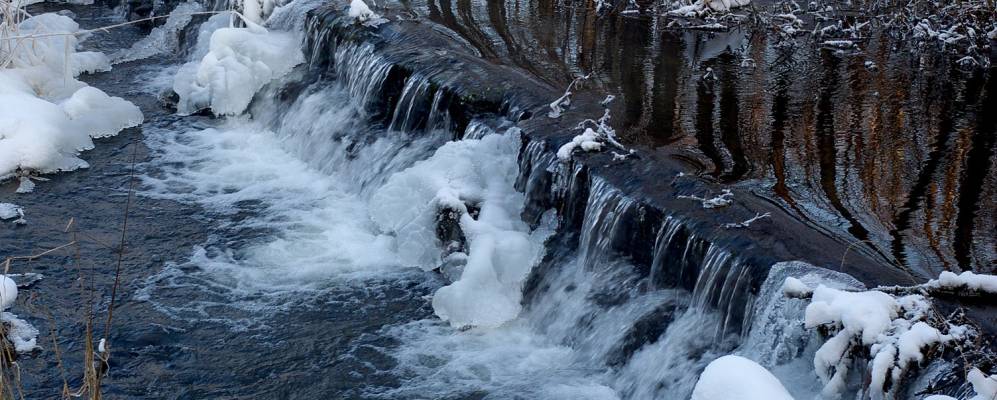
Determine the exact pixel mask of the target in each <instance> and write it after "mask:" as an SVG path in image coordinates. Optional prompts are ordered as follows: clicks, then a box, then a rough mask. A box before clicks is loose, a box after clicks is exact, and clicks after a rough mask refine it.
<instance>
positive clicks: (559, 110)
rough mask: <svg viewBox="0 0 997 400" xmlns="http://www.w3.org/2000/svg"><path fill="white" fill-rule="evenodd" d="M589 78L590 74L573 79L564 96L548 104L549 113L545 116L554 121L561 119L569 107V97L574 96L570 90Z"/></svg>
mask: <svg viewBox="0 0 997 400" xmlns="http://www.w3.org/2000/svg"><path fill="white" fill-rule="evenodd" d="M591 76H592V74H589V75H585V76H579V77H577V78H575V80H573V81H571V83H570V84H568V88H567V89H566V90H565V91H564V95H562V96H561V97H559V98H558V99H557V100H554V102H553V103H550V112H548V113H547V116H548V117H550V118H555V119H556V118H561V114H563V113H564V110H565V109H566V108H568V107H569V106H571V95H573V94H574V92H572V90H574V88H575V85H577V84H578V82H581V81H584V80H587V79H588V78H589V77H591Z"/></svg>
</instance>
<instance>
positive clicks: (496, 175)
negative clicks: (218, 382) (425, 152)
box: [371, 129, 542, 327]
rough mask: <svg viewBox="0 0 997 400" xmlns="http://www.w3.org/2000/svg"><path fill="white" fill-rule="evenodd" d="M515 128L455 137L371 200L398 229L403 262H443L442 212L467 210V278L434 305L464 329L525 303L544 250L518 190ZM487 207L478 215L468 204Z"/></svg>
mask: <svg viewBox="0 0 997 400" xmlns="http://www.w3.org/2000/svg"><path fill="white" fill-rule="evenodd" d="M519 136H520V134H519V131H518V130H516V129H513V130H511V131H510V132H507V133H505V134H504V135H488V136H485V137H484V138H482V139H480V140H462V141H457V142H450V143H447V144H445V145H444V146H443V147H441V148H439V150H437V151H436V153H435V154H434V155H433V156H432V157H430V158H429V159H427V160H424V161H421V162H419V163H417V164H415V165H414V166H412V167H411V168H409V169H408V170H405V171H402V172H400V173H398V174H395V175H394V176H392V177H391V178H390V179H389V180H388V182H387V183H386V184H385V185H384V186H383V187H382V188H380V189H379V190H378V191H377V192H376V193H375V194H374V196H373V198H372V200H371V215H372V217H373V219H374V221H375V222H376V223H377V224H378V225H379V226H380V227H381V229H382V230H384V231H387V232H393V233H394V234H395V236H396V240H397V251H398V254H399V257H400V258H401V259H403V260H416V261H417V262H418V263H419V265H420V266H421V267H423V268H426V269H431V268H435V267H436V266H437V265H438V264H439V262H440V250H439V248H438V245H437V243H436V241H437V239H436V234H435V232H436V218H437V215H438V213H439V212H440V210H442V209H451V210H457V211H459V212H460V214H461V217H460V227H461V229H462V231H463V232H464V234H465V235H466V236H467V241H468V249H469V251H468V254H467V264H466V265H465V266H464V269H463V273H462V274H461V275H460V278H459V279H458V280H457V281H456V282H454V283H452V284H451V285H449V286H446V287H443V288H441V289H439V291H437V292H436V294H435V295H434V297H433V309H434V310H435V311H436V314H437V315H438V316H439V317H440V318H441V319H443V320H445V321H449V322H450V323H451V324H452V325H454V326H458V327H464V326H482V327H496V326H499V325H501V324H503V323H505V322H507V321H509V320H512V319H513V318H515V317H516V316H517V315H518V314H519V311H520V309H521V305H520V300H521V297H522V284H523V281H524V280H525V279H526V277H527V275H528V274H529V272H530V269H531V268H532V266H533V264H534V263H535V261H536V258H537V257H538V255H539V253H540V251H542V239H540V238H537V237H536V235H540V234H537V233H535V234H534V236H531V234H530V232H529V229H528V227H527V226H526V224H525V223H523V222H522V220H520V218H519V215H520V212H521V208H522V204H523V195H522V194H521V193H519V192H517V191H516V190H515V189H514V188H513V182H514V179H515V176H516V171H517V164H516V157H515V155H516V154H517V152H518V149H519V145H520V139H519ZM468 204H473V205H477V206H478V207H480V213H479V214H478V216H477V218H474V217H472V216H471V214H470V213H469V212H468V208H467V205H468Z"/></svg>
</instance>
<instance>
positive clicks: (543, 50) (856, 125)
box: [404, 0, 997, 276]
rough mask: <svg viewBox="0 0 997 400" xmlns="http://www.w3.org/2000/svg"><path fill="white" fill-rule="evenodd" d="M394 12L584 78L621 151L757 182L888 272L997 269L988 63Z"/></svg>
mask: <svg viewBox="0 0 997 400" xmlns="http://www.w3.org/2000/svg"><path fill="white" fill-rule="evenodd" d="M589 3H591V2H589ZM763 3H765V2H763ZM761 5H765V4H760V6H761ZM404 6H405V7H406V10H405V14H407V15H414V16H416V18H420V19H423V20H430V21H432V22H434V23H436V24H439V25H442V26H444V27H446V28H447V29H449V30H450V31H452V32H453V33H454V34H455V35H456V36H459V37H460V38H463V39H464V40H466V42H467V43H468V44H469V45H470V46H472V47H473V48H474V49H476V50H477V51H478V52H479V53H480V54H481V56H482V57H484V58H486V59H489V60H492V61H493V62H496V63H501V64H506V65H510V66H515V67H518V68H520V69H522V70H525V71H528V72H529V73H531V74H533V75H534V76H536V77H538V78H539V79H541V80H543V81H545V82H548V83H550V84H551V85H553V86H555V87H567V85H568V83H569V82H570V81H571V80H572V79H573V78H574V77H575V76H581V75H587V74H590V73H591V74H593V76H592V79H590V80H589V81H587V82H586V83H585V84H584V85H583V86H582V87H583V88H584V90H583V91H584V92H585V93H586V94H587V95H589V96H590V97H591V98H590V99H589V100H588V101H590V102H591V101H598V100H601V99H602V98H603V97H604V96H606V95H608V94H612V95H615V96H616V97H617V100H616V102H615V107H614V125H616V128H617V130H618V131H619V133H620V134H621V136H623V137H624V138H625V139H626V140H627V141H628V142H630V143H636V144H640V145H646V146H649V147H652V148H657V149H659V150H660V151H663V152H666V153H669V154H674V155H675V156H678V157H681V158H683V159H692V160H695V162H694V163H693V168H694V169H696V170H697V172H698V173H699V174H701V175H704V176H707V177H710V178H712V179H715V180H717V181H719V182H722V183H727V184H732V185H733V184H743V185H747V186H751V187H755V188H757V192H758V194H760V195H763V196H766V197H769V198H771V199H772V200H773V201H776V202H778V203H779V204H780V205H782V206H783V207H785V208H787V209H790V210H792V211H793V213H795V215H797V216H798V217H799V218H800V219H802V220H806V221H811V222H813V223H815V224H819V225H822V226H825V227H830V229H832V230H835V231H838V232H839V233H841V234H844V235H847V236H848V237H850V238H851V239H853V240H854V241H856V243H857V244H856V245H857V246H869V247H871V248H872V250H874V251H875V252H877V253H879V254H880V255H881V256H882V258H883V259H884V260H886V261H887V262H890V263H893V264H896V265H899V266H901V267H904V268H907V269H909V270H911V271H912V272H915V273H916V274H919V275H923V276H930V275H935V274H937V273H938V271H941V270H955V271H959V270H964V269H977V270H981V271H991V272H992V271H994V270H995V269H997V256H995V254H997V239H995V236H997V235H995V232H997V213H995V204H997V203H995V200H994V199H995V194H997V165H995V164H997V162H995V154H994V146H995V145H994V142H995V137H997V117H995V115H994V113H995V112H997V98H995V97H997V79H995V78H994V75H995V74H994V71H993V70H992V69H991V70H983V69H979V68H977V69H962V68H960V67H958V66H956V65H955V63H953V60H954V58H953V56H952V55H950V54H946V53H942V52H940V51H937V50H936V49H931V48H930V47H929V48H928V49H924V50H919V51H915V50H914V49H913V48H912V46H908V45H905V44H903V43H898V42H896V41H895V40H892V39H890V38H889V37H888V36H886V35H879V34H873V35H872V36H870V37H868V38H866V39H865V40H863V41H862V42H861V43H860V46H859V49H858V50H856V51H848V52H843V51H838V50H833V49H825V48H821V47H820V46H817V45H815V44H814V43H813V41H812V40H810V39H809V38H808V37H807V36H801V37H797V38H796V40H795V42H794V43H786V42H784V41H781V40H780V39H779V38H777V37H775V35H773V34H769V33H768V32H767V31H766V29H751V27H749V26H743V27H741V28H737V29H734V30H732V31H730V32H719V33H714V32H702V31H690V30H679V29H673V28H669V27H668V26H669V24H670V23H671V20H670V19H669V18H667V17H664V16H655V15H640V14H625V15H611V16H600V15H599V14H598V13H596V12H595V11H594V9H593V8H592V7H591V4H588V5H586V4H581V3H579V4H578V5H577V6H565V5H563V4H562V2H555V1H549V0H523V1H503V0H498V1H488V2H472V1H468V0H457V1H451V0H432V1H425V2H424V1H418V2H404ZM593 99H598V100H593ZM552 100H553V99H552ZM593 117H597V116H593Z"/></svg>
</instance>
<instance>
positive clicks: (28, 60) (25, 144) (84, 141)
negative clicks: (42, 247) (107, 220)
mask: <svg viewBox="0 0 997 400" xmlns="http://www.w3.org/2000/svg"><path fill="white" fill-rule="evenodd" d="M17 32H21V33H22V35H23V36H22V39H16V38H8V39H4V41H6V42H8V43H5V44H4V45H5V46H8V45H9V46H10V47H13V48H15V49H16V50H15V51H14V52H12V53H11V54H9V55H8V56H9V62H10V64H9V65H8V67H7V68H2V69H0V180H3V179H9V178H11V177H12V176H14V174H15V173H16V172H17V171H18V170H23V171H33V172H38V173H50V172H56V171H69V170H74V169H77V168H85V167H87V166H88V164H87V163H86V162H85V161H83V160H81V159H79V158H78V157H77V155H78V153H79V152H80V151H83V150H88V149H91V148H93V146H94V144H93V141H92V138H96V137H103V136H111V135H115V134H117V133H118V132H119V131H121V130H122V129H124V128H128V127H132V126H136V125H139V124H141V123H142V119H143V118H142V112H141V111H140V110H139V109H138V107H136V106H135V105H133V104H131V103H130V102H128V101H125V100H123V99H121V98H118V97H110V96H107V95H106V94H104V92H102V91H100V90H99V89H95V88H92V87H88V86H87V85H86V84H85V83H83V82H80V81H78V80H76V79H75V77H76V76H77V75H79V74H81V73H84V72H94V71H105V70H108V69H109V68H110V64H109V63H108V60H107V57H106V56H104V55H103V54H101V53H95V52H77V51H75V49H76V46H77V45H78V42H79V40H78V39H77V35H78V34H79V32H80V30H79V25H77V24H76V22H74V21H73V20H72V19H70V18H69V17H66V16H62V15H57V14H42V15H38V16H34V17H31V18H28V19H26V20H24V21H23V22H21V23H20V24H19V25H18V29H17ZM31 35H45V36H40V37H29V38H23V37H24V36H31ZM95 110H100V115H99V116H98V115H97V114H96V113H95Z"/></svg>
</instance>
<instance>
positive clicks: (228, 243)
mask: <svg viewBox="0 0 997 400" xmlns="http://www.w3.org/2000/svg"><path fill="white" fill-rule="evenodd" d="M488 4H491V3H488ZM315 5H317V4H315V3H311V4H309V3H308V2H300V3H296V8H295V9H291V10H284V12H287V13H288V14H289V16H287V19H286V20H285V21H283V22H282V23H280V24H278V25H283V26H282V27H283V28H284V29H292V30H293V29H300V30H301V32H300V33H302V34H304V28H303V21H302V19H301V18H300V17H302V16H303V14H302V13H303V12H304V10H306V9H308V8H309V7H310V6H315ZM91 17H92V16H91ZM89 22H91V23H93V22H94V21H89ZM133 34H134V33H133ZM98 38H99V36H98ZM309 39H310V41H311V42H312V43H315V42H319V43H318V44H316V46H318V45H321V44H322V43H321V42H322V39H321V38H309ZM103 45H106V46H110V47H113V46H114V44H113V43H111V44H108V43H103ZM330 58H331V59H332V62H331V65H321V64H322V62H321V60H316V59H313V60H311V61H310V62H309V63H308V64H309V65H305V66H301V67H299V68H298V69H297V70H295V71H294V72H293V73H292V74H290V75H288V76H286V77H283V78H281V79H280V80H279V81H276V82H273V83H271V84H270V85H268V86H267V87H266V88H265V89H264V90H263V91H262V92H261V93H260V94H259V95H258V96H257V98H256V99H255V101H254V104H253V105H252V106H251V110H250V114H251V115H252V118H249V117H246V116H244V117H233V118H226V119H209V118H205V117H178V116H175V115H171V114H170V113H169V112H167V111H165V110H162V109H157V107H159V105H158V104H156V103H155V100H154V99H153V98H152V96H151V95H150V93H158V92H159V91H160V90H161V89H163V88H164V87H165V85H169V84H170V81H169V80H168V79H167V80H163V79H156V77H160V78H161V77H163V76H168V75H169V74H170V73H172V72H173V71H175V69H176V67H177V65H178V63H180V62H183V61H185V60H183V59H177V58H174V57H171V56H160V57H155V58H152V59H150V60H146V61H139V62H134V63H128V64H122V65H119V66H118V67H117V68H118V71H116V72H112V73H111V74H115V73H120V72H121V71H127V72H131V74H126V75H124V76H125V77H124V78H119V79H124V80H123V81H117V82H113V81H112V82H108V81H107V80H106V79H108V78H107V76H106V75H105V77H104V78H102V79H105V80H103V81H100V82H97V83H95V84H98V85H99V84H100V83H105V84H107V85H108V86H109V87H104V88H105V90H108V91H109V92H110V93H113V94H115V95H126V96H129V97H132V98H137V99H144V100H143V101H141V102H140V104H142V105H143V109H144V111H146V114H147V123H146V124H145V125H144V126H143V127H142V141H143V143H142V145H143V147H142V148H143V149H144V150H143V159H144V160H145V161H144V162H143V163H141V164H140V166H139V172H140V176H141V189H140V195H141V199H142V200H140V201H139V204H140V205H143V207H140V208H141V209H140V210H138V211H136V212H137V213H138V215H139V217H141V218H139V217H136V218H139V221H140V222H138V223H137V224H139V225H140V226H142V225H144V226H146V227H147V228H137V229H142V230H143V232H147V233H146V235H147V236H146V238H147V239H149V238H152V239H149V240H153V239H154V240H158V241H160V242H161V246H163V247H166V248H168V247H171V246H174V247H175V248H173V249H171V250H170V251H166V250H164V251H162V252H160V253H157V254H158V255H157V256H156V257H153V258H148V259H145V258H144V257H139V258H140V259H144V260H145V261H136V262H134V264H129V265H133V266H134V268H135V271H134V272H131V273H130V275H129V276H130V277H131V279H130V280H129V282H128V284H127V287H126V290H125V292H126V297H125V299H124V300H123V305H122V306H121V307H122V311H120V312H119V314H120V315H121V317H120V318H121V319H122V322H120V323H119V324H120V325H119V326H118V327H117V328H116V331H115V333H114V335H113V336H112V338H111V343H113V345H114V346H115V347H114V348H115V349H116V351H118V352H119V353H116V355H115V357H114V361H113V363H112V366H111V367H112V370H111V374H110V376H109V378H108V379H107V380H106V385H107V387H108V389H107V390H108V393H109V396H112V397H113V398H177V399H181V398H183V399H186V398H337V399H339V398H342V399H346V398H390V399H536V398H543V399H615V398H627V399H685V398H688V396H689V394H690V393H691V390H692V388H693V386H694V384H695V382H696V378H697V376H698V373H699V372H700V371H701V370H702V369H703V368H704V367H705V366H706V364H708V363H709V362H710V361H711V360H713V359H715V358H716V357H719V356H721V355H724V354H729V353H732V352H737V353H741V354H744V355H747V356H750V357H751V358H753V359H756V360H759V362H761V363H762V364H763V365H765V366H767V367H769V368H771V369H772V370H773V371H775V373H776V374H777V375H779V376H780V378H782V379H783V380H784V382H786V384H787V386H788V387H789V388H790V390H791V391H793V392H794V394H795V395H797V396H798V397H799V398H808V397H813V394H814V393H815V392H816V391H819V385H817V383H816V377H815V376H813V375H812V374H808V373H805V372H807V371H810V370H812V367H811V366H808V362H809V361H807V360H808V359H812V354H813V351H814V350H815V343H816V341H815V340H813V339H814V338H813V337H812V333H809V332H806V331H804V330H803V329H802V328H801V327H800V326H798V325H799V323H798V321H799V320H800V316H801V313H802V307H803V306H804V304H803V303H802V301H799V300H788V299H784V298H783V297H782V296H781V293H780V292H779V284H780V283H781V282H782V279H783V278H784V277H785V276H788V275H793V276H810V277H812V279H817V278H820V279H822V280H823V281H825V282H837V283H836V284H838V285H840V286H843V287H845V286H851V287H857V286H861V284H859V283H858V282H856V281H854V279H851V278H850V277H847V276H844V275H841V274H836V273H831V272H828V271H824V270H817V269H812V268H810V267H807V266H804V265H802V264H788V265H781V266H779V267H775V268H773V269H772V272H769V267H770V266H769V265H758V264H757V263H755V262H752V261H751V260H745V259H742V258H741V257H740V256H739V254H738V249H737V248H732V247H729V246H727V245H725V244H722V243H718V242H712V241H711V240H710V239H709V238H706V237H700V236H697V233H696V231H695V230H694V229H691V228H689V226H690V224H691V222H690V221H687V220H685V219H683V217H682V216H679V215H666V216H658V218H657V219H656V221H657V222H655V223H648V224H647V226H643V225H641V226H636V225H635V224H634V223H633V221H634V220H635V219H640V220H644V219H645V218H644V216H645V215H647V213H649V211H648V210H647V209H646V207H645V206H644V205H642V204H641V203H640V202H638V201H635V200H633V199H631V198H629V197H627V196H626V195H625V194H623V193H622V192H620V191H619V190H618V189H616V188H614V187H613V186H612V185H610V184H608V183H607V182H605V181H604V180H602V179H601V178H599V177H597V176H591V175H589V174H588V173H587V172H586V171H584V170H583V169H581V168H580V167H579V166H578V165H568V164H564V163H561V162H559V161H558V160H557V159H556V158H554V157H553V155H552V153H551V152H549V151H545V150H544V147H543V144H542V143H540V142H530V143H527V144H526V145H525V146H523V147H522V149H521V142H522V139H521V137H520V132H519V130H518V129H515V128H514V127H512V123H511V122H509V120H508V118H506V117H504V116H487V117H482V118H479V119H474V120H471V121H466V123H459V122H458V120H459V118H462V117H463V116H457V115H452V114H451V112H450V111H451V107H450V106H449V104H450V103H449V102H450V101H451V99H450V97H451V96H450V94H449V93H448V92H447V91H446V90H443V89H441V88H439V87H437V86H436V85H434V84H432V83H431V81H430V80H429V79H428V78H426V76H425V75H423V74H421V71H413V72H412V73H411V74H410V76H408V77H407V78H406V79H405V80H404V84H403V85H401V88H400V92H399V93H400V95H399V96H398V97H397V98H396V99H394V101H393V104H391V105H390V107H385V104H384V99H382V98H381V97H379V93H381V92H382V91H384V86H385V85H389V84H393V82H392V79H393V78H391V74H392V71H393V69H392V67H391V65H390V63H389V62H388V61H387V60H384V59H382V58H381V57H380V56H379V55H378V54H377V53H376V51H375V49H374V48H373V47H372V46H364V45H358V44H340V45H338V47H337V48H336V51H335V54H334V55H333V56H331V57H330ZM676 58H678V59H681V57H676ZM118 76H122V75H118ZM732 81H734V80H733V79H732ZM665 86H666V87H667V85H665ZM673 86H674V85H673ZM115 91H117V93H115ZM721 92H722V93H723V91H721ZM692 93H695V92H692ZM721 103H722V104H726V103H724V102H723V101H721ZM627 121H628V123H629V122H633V120H632V119H628V120H627ZM132 135H137V134H135V133H132ZM455 138H456V139H460V140H456V141H452V140H453V139H455ZM101 146H102V145H98V147H101ZM122 147H123V146H122ZM832 147H833V146H832ZM521 150H522V151H521ZM520 153H522V154H520ZM732 154H734V156H735V158H736V156H737V154H736V153H732ZM720 164H723V163H720ZM720 164H718V165H720ZM736 164H737V163H736V162H735V163H734V164H732V165H734V166H733V167H731V168H729V169H730V171H726V172H725V173H736V170H737V168H736ZM447 165H457V166H458V167H457V168H454V169H450V170H448V169H446V168H445V167H446V166H447ZM724 165H726V164H724ZM425 166H429V167H432V168H427V167H425ZM465 167H466V168H465ZM100 168H101V167H100V166H99V165H95V170H97V171H100ZM108 168H113V167H108ZM118 168H120V167H118ZM434 168H437V169H434ZM482 168H483V169H485V170H487V171H488V173H487V174H484V175H486V176H487V179H486V181H487V182H486V184H483V187H484V188H485V189H483V190H484V191H486V192H487V193H485V194H482V197H483V198H482V199H478V200H481V201H482V202H485V203H486V204H492V203H488V202H493V201H497V202H498V203H499V204H501V206H502V207H498V208H500V209H498V210H496V209H489V208H485V209H483V210H481V215H482V218H486V217H485V216H486V215H487V218H492V219H494V220H497V221H499V222H500V223H501V224H503V225H504V226H505V227H506V229H508V230H509V231H510V232H518V233H522V234H523V235H525V237H527V241H528V242H529V244H531V245H533V246H534V247H531V248H539V249H541V251H540V252H539V253H538V254H535V255H529V257H530V258H528V259H530V260H533V261H536V266H535V267H534V268H533V270H532V272H530V273H529V277H528V280H527V283H526V285H525V288H524V289H523V294H522V295H523V300H522V304H523V310H522V311H521V313H520V315H519V317H518V318H515V319H514V320H513V321H511V322H509V323H507V324H504V325H502V326H501V327H499V328H494V329H482V328H471V329H458V328H454V327H451V326H450V325H449V324H447V323H446V322H443V321H441V320H440V319H439V318H437V317H436V316H434V315H433V306H432V295H433V293H434V292H436V290H438V289H439V288H441V287H443V286H445V285H447V284H449V282H448V280H447V278H446V277H445V276H446V274H447V271H446V269H444V270H443V272H444V274H439V273H437V272H434V271H433V269H434V268H436V267H438V266H439V265H438V264H439V262H440V260H441V257H443V256H442V255H441V253H442V249H441V248H440V245H439V244H438V243H437V239H438V235H439V230H438V227H437V218H438V217H437V215H436V214H435V212H433V213H429V214H426V213H425V212H422V211H424V210H422V209H423V208H424V207H425V205H423V204H420V203H419V202H418V201H415V200H418V199H420V197H418V195H419V193H420V191H421V190H422V189H421V186H420V185H422V184H423V182H428V181H430V180H442V181H449V182H458V184H463V182H465V181H467V182H471V183H468V184H474V182H473V180H471V178H469V177H468V176H465V175H463V173H464V171H465V169H467V170H475V169H482ZM718 168H719V167H718ZM438 170H443V171H444V172H442V173H440V174H438V175H434V172H437V171H438ZM413 171H415V172H413ZM420 174H422V175H420ZM120 176H121V175H120V171H118V175H117V177H118V178H120ZM94 179H97V178H94ZM418 179H424V181H423V180H418ZM732 179H734V178H732ZM832 180H833V179H832ZM66 185H69V184H68V183H67V184H66ZM455 185H456V184H455ZM385 193H386V194H385ZM84 196H85V194H84ZM496 198H497V199H499V200H494V199H496ZM413 199H415V200H413ZM462 200H467V199H462ZM467 201H470V200H467ZM552 204H556V205H557V206H556V207H554V208H557V210H556V211H557V214H558V215H559V216H560V217H555V212H554V211H550V210H547V208H550V206H551V205H552ZM503 207H504V208H503ZM164 210H165V211H164ZM170 210H178V211H176V212H175V214H176V215H178V216H176V217H173V218H174V220H172V221H162V222H159V223H157V222H156V220H155V218H156V216H157V215H165V216H167V218H171V217H169V216H170V215H174V214H171V213H174V211H170ZM181 210H182V211H181ZM434 211H435V209H434ZM420 212H422V213H421V214H420ZM427 215H428V217H427ZM407 216H411V219H403V218H405V217H407ZM520 216H522V217H523V218H520ZM575 216H577V218H575ZM638 216H639V217H640V218H638ZM427 218H428V219H427ZM652 219H653V218H650V217H648V218H647V220H648V221H650V220H652ZM156 224H158V225H156ZM191 225H193V226H191ZM149 226H160V227H161V229H166V230H168V231H165V232H158V233H155V232H152V233H149V232H148V231H155V230H156V229H155V228H148V227H149ZM634 238H640V239H641V240H642V241H644V242H646V243H648V246H645V247H646V248H647V251H646V252H645V253H647V254H643V253H641V254H638V252H639V251H642V250H637V249H635V246H633V245H631V244H630V243H631V242H633V241H634V240H635V239H634ZM21 240H22V241H23V240H25V239H24V238H23V237H22V238H21ZM652 244H653V245H652ZM136 246H139V247H141V246H142V245H141V244H136ZM147 246H151V245H147ZM25 247H26V246H25ZM156 251H159V250H156ZM472 251H474V250H473V249H472ZM808 274H809V275H808ZM766 275H768V279H767V280H766V279H765V276H766ZM66 279H69V281H70V282H71V278H66ZM43 289H44V288H43ZM40 290H41V289H40ZM38 324H39V325H40V324H41V323H40V322H39V323H38ZM78 329H79V326H78V325H72V327H69V328H64V330H65V331H67V332H75V331H77V330H78ZM44 337H45V335H43V338H44ZM49 340H51V339H49ZM64 344H68V343H64ZM67 351H68V352H69V354H74V352H75V351H78V348H75V349H74V348H70V349H68V350H67ZM808 357H809V358H808ZM46 360H48V361H46V362H47V363H48V364H47V365H48V366H49V368H51V365H52V362H51V358H50V357H49V358H46ZM44 364H45V363H40V364H34V365H33V366H34V368H37V369H42V368H45V367H44ZM57 382H58V379H57V378H55V377H49V378H41V379H37V380H33V381H31V382H30V385H29V390H30V392H31V393H33V394H38V395H39V396H41V397H45V396H48V395H51V394H52V393H53V392H52V389H51V388H55V387H57V386H58V385H59V384H58V383H57ZM74 382H75V380H74Z"/></svg>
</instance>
